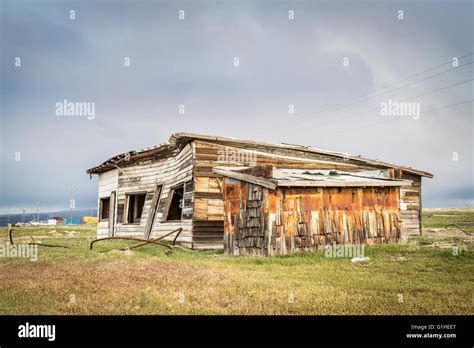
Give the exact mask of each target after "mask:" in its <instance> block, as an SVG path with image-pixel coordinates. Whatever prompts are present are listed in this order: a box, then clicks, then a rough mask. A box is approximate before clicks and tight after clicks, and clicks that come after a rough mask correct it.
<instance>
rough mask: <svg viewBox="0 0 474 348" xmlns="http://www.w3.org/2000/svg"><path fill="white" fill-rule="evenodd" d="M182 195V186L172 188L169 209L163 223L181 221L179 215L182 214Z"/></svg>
mask: <svg viewBox="0 0 474 348" xmlns="http://www.w3.org/2000/svg"><path fill="white" fill-rule="evenodd" d="M183 195H184V186H179V187H176V188H174V189H173V190H172V191H171V192H170V196H168V197H169V198H168V199H169V200H170V201H169V207H168V212H167V214H166V220H165V221H172V220H181V214H182V213H183V203H184V201H183Z"/></svg>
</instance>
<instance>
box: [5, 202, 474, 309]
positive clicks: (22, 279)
mask: <svg viewBox="0 0 474 348" xmlns="http://www.w3.org/2000/svg"><path fill="white" fill-rule="evenodd" d="M424 215H425V219H424V220H425V231H424V236H422V237H411V238H410V239H409V241H408V243H407V244H403V245H383V246H371V247H366V248H365V254H366V256H368V257H369V258H370V260H369V261H366V262H358V263H351V262H350V260H349V259H347V258H339V259H338V258H327V257H325V254H324V251H321V252H311V253H302V254H297V255H290V256H275V257H230V256H225V255H223V254H222V252H216V251H187V250H181V249H178V248H176V249H174V250H173V253H172V254H170V255H166V254H165V251H166V249H165V248H162V247H155V246H147V247H142V248H137V249H134V250H132V251H130V250H129V251H125V252H122V251H117V250H114V251H109V250H111V249H113V248H118V247H124V246H126V245H129V242H126V241H110V242H102V243H99V244H97V246H96V247H94V250H92V251H90V250H89V242H90V241H91V240H93V239H94V238H95V231H94V230H93V229H90V228H82V227H81V228H77V227H69V226H62V227H59V226H55V227H54V228H52V227H49V228H48V227H35V228H16V229H15V231H14V241H15V242H16V243H26V242H28V241H31V240H32V238H34V239H35V240H36V241H41V242H42V243H47V244H59V245H64V246H68V247H70V248H69V249H65V248H47V247H39V248H38V253H39V255H38V260H37V261H35V262H32V261H30V260H28V259H24V258H2V257H0V314H474V303H473V299H474V248H473V244H472V240H473V237H470V236H468V235H466V234H464V233H463V232H461V231H459V230H457V229H456V228H453V229H447V230H446V229H444V226H445V225H446V224H448V223H460V222H462V223H463V224H460V225H459V226H461V227H462V228H463V229H466V230H469V231H471V232H473V227H474V210H456V211H450V210H442V211H438V210H427V211H426V212H425V213H424ZM6 242H7V235H6V228H2V229H1V230H0V244H5V243H6ZM453 247H455V248H457V249H455V250H456V251H457V252H453V251H454V249H453ZM455 254H456V255H455Z"/></svg>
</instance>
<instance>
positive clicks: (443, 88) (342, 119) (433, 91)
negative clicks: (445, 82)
mask: <svg viewBox="0 0 474 348" xmlns="http://www.w3.org/2000/svg"><path fill="white" fill-rule="evenodd" d="M471 81H474V79H468V80H464V81H462V82H457V83H453V84H452V85H449V86H446V87H441V88H437V89H434V90H432V91H429V92H426V93H423V94H419V95H416V96H414V97H410V98H406V99H402V100H398V101H396V102H397V103H401V102H405V101H407V100H411V99H415V98H420V97H424V96H426V95H429V94H432V93H435V92H439V91H442V90H445V89H448V88H452V87H455V86H458V85H462V84H464V83H467V82H471ZM376 110H380V106H378V107H376V108H373V109H370V110H367V111H361V112H358V113H357V114H353V115H350V116H347V117H343V118H340V119H337V120H336V121H335V122H334V123H338V122H341V121H344V120H347V119H349V118H352V117H355V116H359V115H361V114H367V113H370V112H372V111H376ZM334 123H333V124H334Z"/></svg>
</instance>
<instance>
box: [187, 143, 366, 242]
mask: <svg viewBox="0 0 474 348" xmlns="http://www.w3.org/2000/svg"><path fill="white" fill-rule="evenodd" d="M193 144H194V147H195V169H194V173H195V178H194V186H195V196H194V217H193V220H194V225H195V228H194V236H195V239H194V242H195V245H194V247H197V248H207V247H222V243H223V226H224V223H223V222H224V201H223V192H222V190H223V178H222V177H220V176H219V175H216V174H214V173H212V169H213V168H215V167H225V166H231V167H235V166H243V167H249V166H250V167H251V166H255V165H259V166H265V165H272V166H275V167H277V168H299V169H338V170H346V171H360V170H366V169H370V167H367V166H361V165H360V163H357V164H356V163H355V162H353V161H345V160H344V159H340V158H339V159H334V158H331V157H330V156H325V155H314V154H313V155H308V154H304V153H303V152H299V151H290V150H274V149H269V148H266V147H259V146H255V147H252V148H250V147H246V148H241V147H237V146H229V145H225V144H216V143H210V142H204V141H194V142H193ZM246 155H248V156H246ZM299 156H300V157H299ZM211 225H212V226H211ZM205 226H207V227H208V229H206V228H205ZM218 231H219V232H218Z"/></svg>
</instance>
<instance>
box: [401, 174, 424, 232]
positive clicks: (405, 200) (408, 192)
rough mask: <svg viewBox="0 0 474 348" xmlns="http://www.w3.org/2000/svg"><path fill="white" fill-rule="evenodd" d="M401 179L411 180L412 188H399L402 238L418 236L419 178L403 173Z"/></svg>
mask: <svg viewBox="0 0 474 348" xmlns="http://www.w3.org/2000/svg"><path fill="white" fill-rule="evenodd" d="M402 178H403V179H407V180H412V181H413V185H412V186H402V187H401V188H400V211H401V214H402V236H403V237H404V238H405V237H407V236H408V235H412V234H415V235H419V234H420V233H421V231H422V227H421V177H420V176H415V175H410V174H406V173H404V174H403V176H402Z"/></svg>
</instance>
